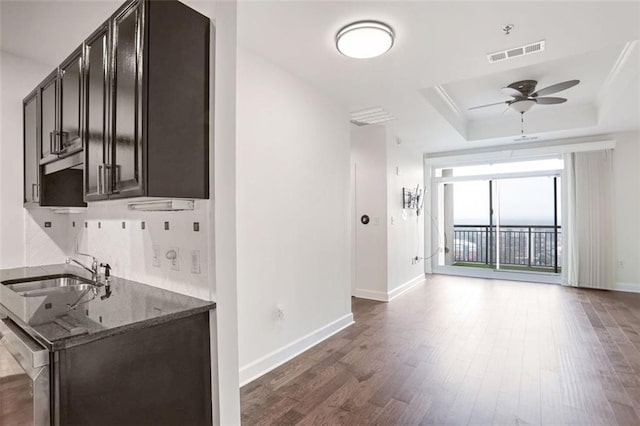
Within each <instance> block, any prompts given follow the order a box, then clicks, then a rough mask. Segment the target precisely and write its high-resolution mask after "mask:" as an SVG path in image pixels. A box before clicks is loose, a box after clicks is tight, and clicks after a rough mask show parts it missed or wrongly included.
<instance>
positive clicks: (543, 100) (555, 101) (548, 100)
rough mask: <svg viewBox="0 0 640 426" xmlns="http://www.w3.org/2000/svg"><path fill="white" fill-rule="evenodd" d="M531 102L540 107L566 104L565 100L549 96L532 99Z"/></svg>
mask: <svg viewBox="0 0 640 426" xmlns="http://www.w3.org/2000/svg"><path fill="white" fill-rule="evenodd" d="M532 100H533V101H535V102H536V103H537V104H540V105H553V104H562V103H565V102H567V100H566V99H565V98H554V97H550V96H546V97H544V98H534V99H532Z"/></svg>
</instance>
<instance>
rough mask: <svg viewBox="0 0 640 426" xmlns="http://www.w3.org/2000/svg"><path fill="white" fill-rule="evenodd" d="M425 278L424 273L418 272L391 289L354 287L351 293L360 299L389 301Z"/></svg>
mask: <svg viewBox="0 0 640 426" xmlns="http://www.w3.org/2000/svg"><path fill="white" fill-rule="evenodd" d="M424 280H425V274H420V275H418V276H417V277H415V278H412V279H410V280H409V281H407V282H406V283H404V284H401V285H399V286H398V287H396V288H394V289H393V290H391V291H388V292H384V291H377V290H367V289H364V288H356V289H355V290H354V291H353V295H354V296H355V297H358V298H360V299H369V300H377V301H379V302H391V301H392V300H393V299H395V298H396V297H398V296H400V295H401V294H403V293H404V292H406V291H408V290H410V289H412V288H413V287H415V286H416V285H418V284H420V283H421V282H423V281H424Z"/></svg>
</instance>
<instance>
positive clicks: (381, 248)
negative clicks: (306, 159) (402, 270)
mask: <svg viewBox="0 0 640 426" xmlns="http://www.w3.org/2000/svg"><path fill="white" fill-rule="evenodd" d="M351 162H352V167H353V169H354V174H355V182H354V188H353V190H352V194H353V195H352V196H353V197H355V215H354V217H352V219H351V220H352V226H353V230H352V233H353V235H354V239H355V241H354V243H355V249H354V253H353V259H354V261H353V267H354V269H355V274H354V275H355V283H353V285H352V287H353V295H355V296H356V297H364V298H379V299H384V297H385V295H386V293H387V276H388V269H387V226H388V225H387V224H388V220H387V217H388V216H387V207H388V206H387V130H386V128H385V126H376V125H373V126H363V127H358V126H355V125H351ZM365 214H366V215H367V216H369V218H370V222H369V223H368V224H366V225H364V224H362V223H361V222H360V218H361V217H362V216H363V215H365Z"/></svg>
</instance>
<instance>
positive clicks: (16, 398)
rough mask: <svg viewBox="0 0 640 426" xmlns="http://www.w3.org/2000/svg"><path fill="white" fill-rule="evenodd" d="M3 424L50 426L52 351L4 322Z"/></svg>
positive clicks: (0, 369) (0, 330)
mask: <svg viewBox="0 0 640 426" xmlns="http://www.w3.org/2000/svg"><path fill="white" fill-rule="evenodd" d="M0 336H2V339H1V340H0V425H29V426H31V425H35V426H49V424H50V423H49V422H50V420H49V419H50V406H49V402H50V389H49V351H48V350H47V349H46V348H44V347H42V346H41V345H40V344H39V343H38V342H36V341H35V340H33V339H32V338H31V337H30V336H29V335H27V334H26V333H25V332H24V331H23V330H22V329H21V328H20V327H19V326H18V325H16V324H15V323H14V322H13V321H11V320H9V319H2V320H0Z"/></svg>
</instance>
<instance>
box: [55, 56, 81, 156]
mask: <svg viewBox="0 0 640 426" xmlns="http://www.w3.org/2000/svg"><path fill="white" fill-rule="evenodd" d="M59 96H60V114H59V115H60V116H59V120H60V124H59V126H58V129H59V132H58V133H57V136H58V144H57V148H58V151H59V152H58V154H60V155H68V154H72V153H74V152H78V151H80V150H81V149H82V140H81V137H80V136H81V123H80V117H81V113H82V48H81V47H80V48H78V49H76V51H75V52H73V53H72V54H71V56H70V57H69V58H67V60H65V61H64V63H63V64H62V65H60V90H59Z"/></svg>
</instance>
